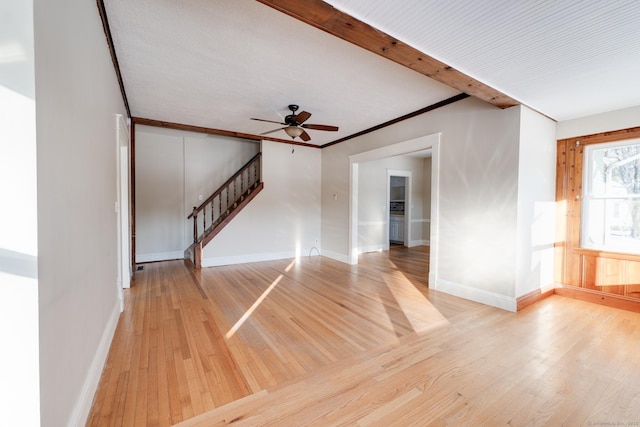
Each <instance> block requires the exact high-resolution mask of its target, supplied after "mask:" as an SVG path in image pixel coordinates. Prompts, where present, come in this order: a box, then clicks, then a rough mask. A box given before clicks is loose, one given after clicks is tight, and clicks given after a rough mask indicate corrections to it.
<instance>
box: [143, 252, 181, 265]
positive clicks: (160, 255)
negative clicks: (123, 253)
mask: <svg viewBox="0 0 640 427" xmlns="http://www.w3.org/2000/svg"><path fill="white" fill-rule="evenodd" d="M174 259H184V251H175V252H155V253H151V254H137V255H136V264H141V263H143V262H155V261H171V260H174Z"/></svg>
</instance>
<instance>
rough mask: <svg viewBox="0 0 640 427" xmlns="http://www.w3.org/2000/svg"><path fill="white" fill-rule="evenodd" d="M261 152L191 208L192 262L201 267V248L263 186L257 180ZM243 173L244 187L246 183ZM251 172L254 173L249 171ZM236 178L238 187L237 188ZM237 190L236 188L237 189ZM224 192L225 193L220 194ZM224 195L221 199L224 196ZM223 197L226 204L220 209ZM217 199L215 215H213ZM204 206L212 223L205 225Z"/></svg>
mask: <svg viewBox="0 0 640 427" xmlns="http://www.w3.org/2000/svg"><path fill="white" fill-rule="evenodd" d="M261 160H262V153H258V154H256V155H255V156H254V157H253V158H252V159H251V160H249V161H248V162H247V163H246V164H245V165H244V166H243V167H242V168H240V170H238V171H237V172H236V173H235V174H234V175H233V176H232V177H231V178H229V179H228V180H227V182H225V183H224V184H223V185H221V186H220V188H218V189H217V190H216V191H214V192H213V194H212V195H211V196H209V197H208V198H207V199H206V200H205V201H204V202H203V203H202V204H201V205H200V206H198V207H195V206H194V208H193V211H192V213H191V214H190V215H189V217H188V219H191V218H193V245H191V247H190V248H188V249H187V251H191V250H193V259H194V264H195V265H196V267H197V268H199V267H200V262H201V259H202V256H201V255H202V253H201V252H202V248H203V247H204V245H206V244H207V243H208V242H209V241H211V239H213V237H214V236H215V235H216V234H218V232H219V231H220V230H221V229H222V228H223V227H224V226H225V225H226V224H227V223H228V222H229V221H230V220H231V218H233V217H234V216H235V215H236V214H237V213H238V212H239V211H240V210H241V209H242V208H243V207H244V206H245V205H246V204H247V203H248V202H249V201H250V200H251V199H252V198H253V197H254V196H255V195H256V194H257V193H258V192H259V190H261V189H262V186H263V184H262V182H261V179H260V173H259V171H260V162H261ZM245 172H246V186H245ZM252 172H253V174H252ZM238 179H239V180H240V183H239V185H240V187H239V188H238ZM238 190H239V191H238ZM223 193H226V194H224V195H223ZM223 197H224V198H223ZM223 200H226V204H225V206H224V208H223V206H222V205H223ZM216 202H217V204H218V206H217V211H218V217H217V218H216V216H215V211H216ZM207 209H210V210H211V223H210V225H209V226H208V227H207V216H208V215H207ZM200 212H202V231H201V232H200V231H199V227H198V216H199V214H200Z"/></svg>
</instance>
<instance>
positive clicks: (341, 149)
mask: <svg viewBox="0 0 640 427" xmlns="http://www.w3.org/2000/svg"><path fill="white" fill-rule="evenodd" d="M437 132H442V137H441V144H440V145H441V147H440V167H439V174H440V177H439V182H440V184H439V185H440V200H439V230H438V235H439V258H438V265H437V266H436V268H437V271H438V283H439V285H438V288H439V289H442V290H444V291H446V292H449V293H452V294H455V295H458V296H462V297H465V298H469V299H474V300H476V301H480V302H484V303H487V304H491V305H495V306H498V307H502V308H508V309H513V308H514V307H515V280H516V274H515V270H516V269H515V265H516V230H517V213H518V211H517V207H518V203H517V195H518V182H517V181H518V161H519V153H518V143H519V138H520V110H519V109H518V108H511V109H507V110H500V109H497V108H495V107H493V106H491V105H488V104H485V103H483V102H481V101H478V100H476V99H473V98H468V99H465V100H463V101H459V102H456V103H455V104H452V105H449V106H446V107H443V108H440V109H437V110H434V111H432V112H430V113H427V114H424V115H421V116H419V117H416V118H413V119H410V120H406V121H403V122H402V123H399V124H397V125H393V126H389V127H386V128H383V129H381V130H379V131H376V132H373V133H370V134H367V135H363V136H361V137H359V138H355V139H353V140H351V141H349V143H343V144H337V145H334V146H331V147H328V148H326V149H323V150H322V241H323V248H322V249H323V252H325V251H326V252H328V253H335V254H338V255H340V256H342V257H343V258H348V234H349V205H348V200H349V199H348V192H349V158H348V156H349V155H352V154H355V153H360V152H364V151H367V150H371V149H374V148H378V147H382V146H387V145H390V144H394V143H398V142H401V141H407V140H411V139H414V138H417V137H420V136H423V135H429V134H435V133H437ZM332 194H337V196H338V200H334V199H333V198H332Z"/></svg>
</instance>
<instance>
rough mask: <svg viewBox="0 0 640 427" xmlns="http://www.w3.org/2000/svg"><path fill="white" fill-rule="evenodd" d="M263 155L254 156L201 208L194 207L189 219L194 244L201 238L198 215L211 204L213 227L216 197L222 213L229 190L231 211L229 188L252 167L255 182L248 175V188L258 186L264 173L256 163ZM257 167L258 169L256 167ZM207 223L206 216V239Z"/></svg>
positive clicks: (208, 198) (227, 205)
mask: <svg viewBox="0 0 640 427" xmlns="http://www.w3.org/2000/svg"><path fill="white" fill-rule="evenodd" d="M261 156H262V153H257V154H256V155H255V156H253V157H252V158H251V160H249V161H248V162H247V163H245V164H244V165H243V166H242V167H241V168H240V169H239V170H238V171H237V172H236V173H235V174H233V175H232V176H231V178H229V179H228V180H227V181H225V183H224V184H222V185H221V186H220V187H218V189H217V190H215V191H214V192H213V193H212V194H211V195H210V196H209V197H207V199H206V200H205V201H204V202H202V203H201V204H200V206H197V207H196V206H194V207H193V211H192V212H191V214H189V216H188V217H187V220H189V219H191V218H193V241H194V242H198V239H199V237H200V233H198V214H200V212H202V211H203V210H205V208H206V206H207V205H209V204H211V225H213V223H214V222H215V221H214V212H213V207H214V204H213V202H214V200H215V199H216V197H218V196H220V202H219V205H218V206H219V208H220V211H222V193H223V192H224V190H225V189H226V190H227V204H226V208H227V209H226V211H228V210H229V205H230V201H229V188H230V186H231V184H232V183H235V182H236V181H237V179H238V177H242V178H241V180H242V179H243V178H244V173H245V172H246V171H247V170H249V169H250V168H251V167H252V166H253V167H254V176H253V178H254V180H253V182H252V181H251V179H250V177H251V175H250V174H249V175H247V187H251V186H252V185H256V184H258V183H259V182H260V181H261V178H260V175H261V173H262V171H261V168H260V165H256V162H257V161H258V160H260V159H261ZM256 166H257V167H256ZM240 185H241V188H242V181H241V183H240ZM236 190H237V189H236V188H235V187H234V196H235V197H238V196H241V195H242V194H237V191H236ZM236 202H237V200H233V203H236ZM220 215H222V212H220ZM218 219H220V217H218ZM206 222H207V218H206V215H205V216H204V222H203V224H202V226H203V230H202V235H203V237H204V235H205V233H206V231H207V226H206Z"/></svg>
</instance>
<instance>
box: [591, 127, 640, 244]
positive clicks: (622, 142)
mask: <svg viewBox="0 0 640 427" xmlns="http://www.w3.org/2000/svg"><path fill="white" fill-rule="evenodd" d="M628 145H640V138H630V139H619V140H614V141H608V142H600V143H591V144H585V145H584V154H583V159H582V161H583V171H582V172H583V173H582V190H583V191H582V197H581V203H580V208H581V209H580V239H579V248H580V249H582V250H588V251H599V252H609V253H620V254H628V255H638V256H640V241H639V242H638V249H637V251H629V250H628V248H622V247H619V246H614V245H612V244H610V243H609V244H608V243H607V236H608V235H609V233H607V232H606V230H607V229H608V226H607V222H608V219H609V218H608V215H606V214H605V218H604V223H603V224H602V225H603V227H602V228H603V230H604V231H605V232H604V235H603V238H602V240H603V244H602V245H598V244H591V245H590V244H588V242H587V237H588V231H589V225H590V219H591V218H590V216H589V215H590V212H591V210H590V209H589V206H590V204H591V202H592V201H596V200H604V201H605V203H606V202H607V201H609V200H632V199H640V194H627V195H617V194H616V195H608V194H607V193H606V190H605V192H604V193H596V192H595V191H594V190H593V179H591V177H592V176H593V169H592V168H593V153H594V151H596V150H601V149H608V148H616V147H623V146H628ZM606 209H607V207H606V206H605V210H606Z"/></svg>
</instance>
